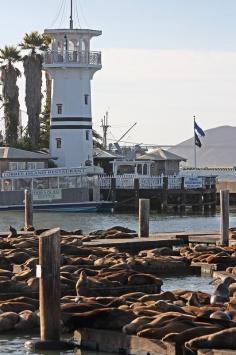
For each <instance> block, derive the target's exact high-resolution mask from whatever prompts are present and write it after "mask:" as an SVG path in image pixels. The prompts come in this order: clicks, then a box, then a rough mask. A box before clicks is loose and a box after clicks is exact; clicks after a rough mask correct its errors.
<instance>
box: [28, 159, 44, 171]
mask: <svg viewBox="0 0 236 355" xmlns="http://www.w3.org/2000/svg"><path fill="white" fill-rule="evenodd" d="M44 168H45V165H44V162H42V161H31V162H28V163H27V170H36V169H44Z"/></svg>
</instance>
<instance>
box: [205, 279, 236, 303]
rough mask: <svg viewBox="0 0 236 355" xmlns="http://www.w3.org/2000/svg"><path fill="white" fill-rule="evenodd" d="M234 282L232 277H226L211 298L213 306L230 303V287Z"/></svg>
mask: <svg viewBox="0 0 236 355" xmlns="http://www.w3.org/2000/svg"><path fill="white" fill-rule="evenodd" d="M232 282H234V280H233V278H232V277H226V278H225V279H224V280H223V281H222V282H221V283H220V284H219V285H218V286H217V287H216V289H215V290H214V293H213V295H212V296H211V299H210V303H211V304H216V305H217V304H219V305H220V304H223V303H225V302H228V301H229V285H230V284H231V283H232Z"/></svg>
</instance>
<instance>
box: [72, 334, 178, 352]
mask: <svg viewBox="0 0 236 355" xmlns="http://www.w3.org/2000/svg"><path fill="white" fill-rule="evenodd" d="M74 340H75V341H76V342H78V343H79V345H80V347H81V349H84V350H91V351H96V352H107V353H114V354H127V355H128V354H129V355H148V354H149V355H175V354H176V351H175V346H173V345H171V344H169V343H164V342H162V341H160V340H151V339H146V338H141V337H138V336H134V335H126V334H124V333H122V332H116V331H109V330H101V329H91V328H90V329H88V328H83V329H81V330H77V331H75V333H74ZM78 354H79V353H78Z"/></svg>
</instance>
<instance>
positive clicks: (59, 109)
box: [57, 104, 62, 115]
mask: <svg viewBox="0 0 236 355" xmlns="http://www.w3.org/2000/svg"><path fill="white" fill-rule="evenodd" d="M57 113H58V115H61V114H62V104H57Z"/></svg>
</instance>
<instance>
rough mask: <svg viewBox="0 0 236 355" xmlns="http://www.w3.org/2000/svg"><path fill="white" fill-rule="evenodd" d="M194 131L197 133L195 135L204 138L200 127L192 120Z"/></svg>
mask: <svg viewBox="0 0 236 355" xmlns="http://www.w3.org/2000/svg"><path fill="white" fill-rule="evenodd" d="M194 130H195V131H197V133H198V134H200V136H201V137H205V133H204V131H203V130H202V129H201V127H199V126H198V124H197V123H196V121H195V120H194Z"/></svg>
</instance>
